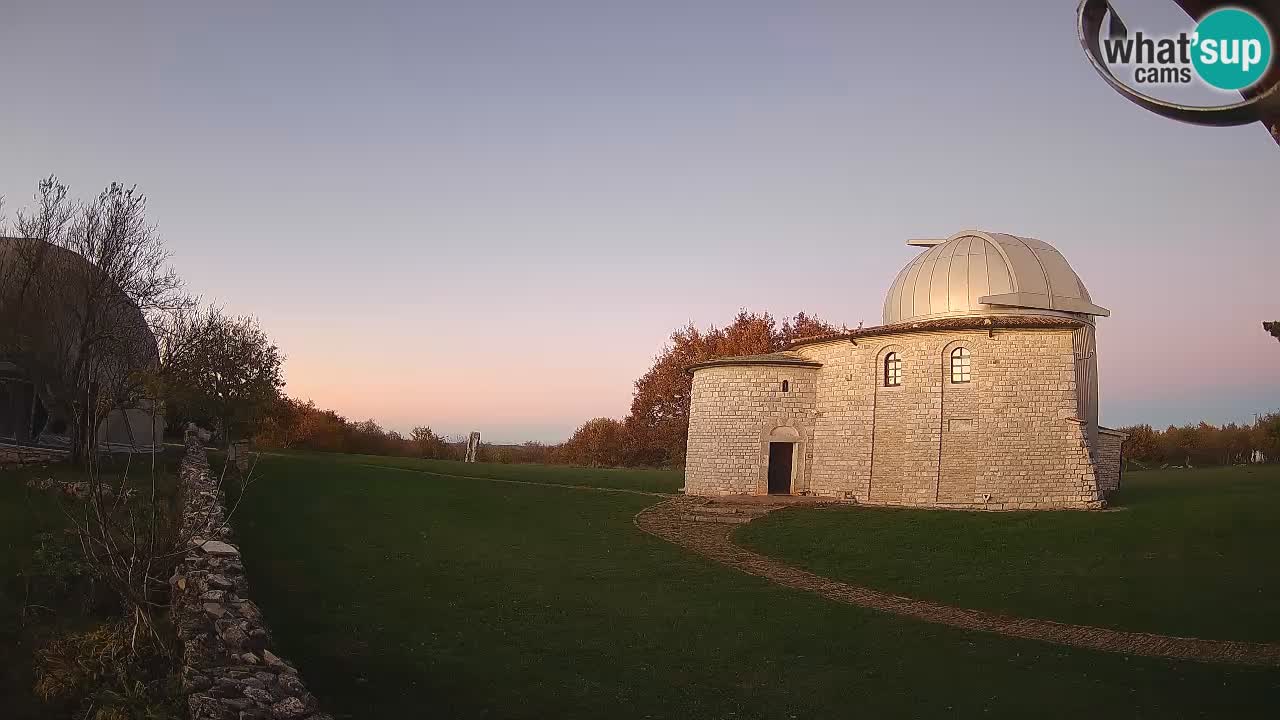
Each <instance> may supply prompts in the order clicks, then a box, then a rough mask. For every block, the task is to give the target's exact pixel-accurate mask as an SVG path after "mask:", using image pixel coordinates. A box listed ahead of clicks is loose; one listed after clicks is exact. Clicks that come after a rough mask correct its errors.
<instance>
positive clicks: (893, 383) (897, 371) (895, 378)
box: [884, 352, 902, 387]
mask: <svg viewBox="0 0 1280 720" xmlns="http://www.w3.org/2000/svg"><path fill="white" fill-rule="evenodd" d="M901 384H902V358H900V357H898V353H896V352H891V353H889V354H888V355H885V356H884V386H885V387H898V386H899V385H901Z"/></svg>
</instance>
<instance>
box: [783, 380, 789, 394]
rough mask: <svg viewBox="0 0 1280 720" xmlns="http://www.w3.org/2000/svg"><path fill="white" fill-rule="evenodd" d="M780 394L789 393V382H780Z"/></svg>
mask: <svg viewBox="0 0 1280 720" xmlns="http://www.w3.org/2000/svg"><path fill="white" fill-rule="evenodd" d="M782 392H791V381H790V380H783V381H782Z"/></svg>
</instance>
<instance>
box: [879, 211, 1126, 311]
mask: <svg viewBox="0 0 1280 720" xmlns="http://www.w3.org/2000/svg"><path fill="white" fill-rule="evenodd" d="M907 244H908V245H915V246H921V247H928V248H929V249H928V250H926V251H925V252H923V253H921V254H920V255H919V256H918V257H916V258H915V259H914V260H912V261H911V262H910V263H908V264H907V266H906V267H904V268H903V269H902V272H900V273H898V277H897V278H896V279H895V280H894V281H893V285H892V286H891V287H890V288H889V294H888V295H887V296H886V297H885V300H884V324H885V325H893V324H896V323H902V322H908V321H912V320H924V319H931V318H940V317H955V316H960V315H1067V316H1071V317H1076V318H1078V319H1083V320H1087V319H1088V318H1087V317H1081V316H1089V315H1102V316H1106V315H1110V314H1111V313H1110V311H1108V310H1107V309H1106V308H1102V307H1098V306H1097V305H1094V304H1093V301H1092V299H1091V298H1090V297H1089V291H1088V290H1086V289H1085V287H1084V283H1083V282H1081V281H1080V276H1078V275H1076V272H1075V270H1072V269H1071V265H1070V264H1069V263H1068V262H1067V259H1066V258H1064V257H1063V256H1062V253H1060V252H1058V251H1057V250H1056V249H1054V247H1053V246H1052V245H1050V244H1049V243H1046V242H1042V241H1040V240H1035V239H1033V238H1023V237H1015V236H1013V235H1006V234H1004V233H990V232H980V231H973V230H966V231H964V232H960V233H956V234H955V235H952V236H951V237H949V238H947V239H946V240H909V241H907Z"/></svg>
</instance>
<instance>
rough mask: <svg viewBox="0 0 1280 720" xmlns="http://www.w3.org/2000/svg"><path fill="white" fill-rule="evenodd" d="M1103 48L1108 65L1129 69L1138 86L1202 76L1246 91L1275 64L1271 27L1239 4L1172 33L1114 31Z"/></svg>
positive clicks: (1216, 84) (1186, 81)
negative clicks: (1154, 33)
mask: <svg viewBox="0 0 1280 720" xmlns="http://www.w3.org/2000/svg"><path fill="white" fill-rule="evenodd" d="M1102 48H1103V55H1104V57H1105V58H1106V61H1107V64H1108V65H1110V66H1111V67H1112V68H1116V67H1127V68H1129V69H1130V70H1131V72H1132V80H1133V82H1134V83H1137V84H1139V85H1190V84H1191V83H1192V81H1193V79H1194V78H1195V77H1199V79H1200V80H1202V81H1204V82H1205V83H1206V84H1208V85H1210V86H1212V87H1215V88H1218V89H1219V90H1243V89H1245V88H1247V87H1250V86H1251V85H1253V84H1254V83H1256V82H1258V81H1259V80H1261V79H1262V75H1263V74H1264V73H1265V72H1266V71H1267V68H1268V67H1270V65H1271V34H1270V33H1269V32H1268V31H1267V26H1266V25H1264V24H1263V23H1262V20H1260V19H1259V18H1258V16H1256V15H1254V14H1253V13H1251V12H1249V11H1248V10H1241V9H1240V8H1222V9H1220V10H1215V11H1213V12H1211V13H1209V14H1208V15H1205V16H1204V18H1203V19H1201V20H1200V22H1199V23H1197V24H1196V26H1195V29H1194V30H1192V31H1191V32H1185V31H1184V32H1180V33H1178V34H1177V35H1175V36H1172V37H1150V36H1148V35H1146V34H1145V33H1143V32H1142V31H1141V30H1139V31H1137V32H1136V33H1134V34H1133V35H1129V34H1127V33H1124V34H1119V33H1113V34H1112V36H1111V37H1109V38H1106V39H1105V40H1103V41H1102Z"/></svg>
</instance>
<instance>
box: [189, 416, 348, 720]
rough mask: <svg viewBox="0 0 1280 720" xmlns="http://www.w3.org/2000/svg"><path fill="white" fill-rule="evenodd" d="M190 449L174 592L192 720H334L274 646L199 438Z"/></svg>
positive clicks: (193, 435) (194, 436) (195, 436)
mask: <svg viewBox="0 0 1280 720" xmlns="http://www.w3.org/2000/svg"><path fill="white" fill-rule="evenodd" d="M186 446H187V449H186V456H185V457H184V458H183V461H182V470H181V472H182V490H183V504H182V530H183V532H182V537H183V538H190V542H189V543H187V550H186V552H185V553H184V555H183V558H182V561H181V563H180V564H179V565H178V567H177V569H176V570H175V572H174V575H173V577H172V578H170V580H169V587H170V593H171V596H172V601H173V605H172V612H173V619H174V623H175V625H176V627H177V630H178V638H179V639H180V640H181V642H182V665H183V667H182V685H183V690H184V691H185V692H186V694H187V707H188V710H189V714H190V717H191V720H304V719H305V720H332V718H331V716H329V715H327V714H325V713H322V712H320V711H319V708H318V704H317V702H316V699H315V697H314V696H313V695H312V694H311V693H310V692H308V691H307V688H306V686H305V685H303V683H302V679H301V678H300V677H299V676H298V671H297V670H296V669H295V668H294V667H293V666H292V665H290V664H289V663H288V662H286V661H284V660H282V659H281V658H280V657H279V656H277V655H276V654H275V653H273V652H271V650H270V649H269V648H270V646H271V634H270V632H269V630H268V629H267V626H266V623H265V622H264V621H263V618H262V612H261V611H260V610H259V609H258V606H257V605H255V604H254V603H253V601H252V600H249V599H248V594H249V582H248V580H247V578H246V577H245V573H244V564H243V563H242V562H241V558H240V549H239V548H238V547H236V545H235V544H233V543H232V542H231V540H232V537H231V530H230V528H229V527H228V526H227V523H226V510H225V506H224V503H223V494H222V490H221V488H220V487H219V485H218V482H217V481H216V480H215V479H213V478H212V477H211V476H210V473H209V462H208V458H207V457H206V455H205V452H204V447H203V443H202V442H201V439H200V437H199V435H198V434H197V433H194V432H188V433H187V438H186Z"/></svg>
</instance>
